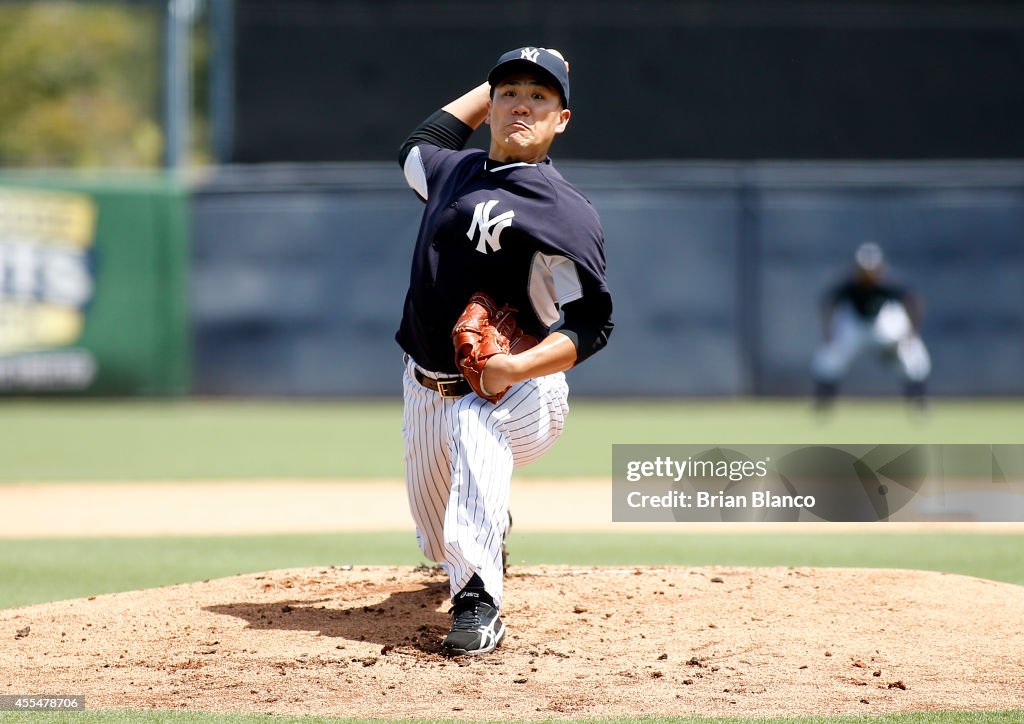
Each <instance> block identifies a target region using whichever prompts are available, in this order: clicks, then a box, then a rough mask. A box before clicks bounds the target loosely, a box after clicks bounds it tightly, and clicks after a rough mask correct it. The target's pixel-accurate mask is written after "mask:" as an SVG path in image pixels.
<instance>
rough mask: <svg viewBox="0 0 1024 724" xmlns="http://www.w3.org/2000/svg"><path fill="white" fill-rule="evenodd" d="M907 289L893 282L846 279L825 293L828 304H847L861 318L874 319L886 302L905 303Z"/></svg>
mask: <svg viewBox="0 0 1024 724" xmlns="http://www.w3.org/2000/svg"><path fill="white" fill-rule="evenodd" d="M906 300H907V290H906V289H905V288H904V287H901V286H897V285H895V284H886V283H884V282H864V281H862V280H858V279H848V280H846V281H844V282H842V283H841V284H838V285H837V286H835V287H834V288H832V289H831V290H829V293H828V294H827V295H826V299H825V301H826V304H827V305H829V306H841V305H844V304H846V305H849V306H850V308H851V309H853V311H854V312H855V313H856V314H857V316H858V317H860V318H861V319H874V318H875V317H877V316H878V311H879V310H880V309H881V308H882V306H883V305H884V304H885V303H886V302H891V301H897V302H903V303H905V302H906Z"/></svg>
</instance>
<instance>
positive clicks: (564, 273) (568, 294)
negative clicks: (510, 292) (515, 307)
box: [529, 251, 583, 327]
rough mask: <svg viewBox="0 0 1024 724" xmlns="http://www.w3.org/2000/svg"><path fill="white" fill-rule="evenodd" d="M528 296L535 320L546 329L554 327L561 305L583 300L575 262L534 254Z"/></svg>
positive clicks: (549, 255)
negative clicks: (535, 316)
mask: <svg viewBox="0 0 1024 724" xmlns="http://www.w3.org/2000/svg"><path fill="white" fill-rule="evenodd" d="M529 295H530V303H531V304H532V305H533V312H534V314H536V315H537V319H539V320H540V321H541V323H542V324H544V325H545V326H547V327H550V326H551V325H553V324H554V323H555V322H557V321H558V319H559V311H558V310H559V308H560V307H561V306H562V305H564V304H568V303H569V302H574V301H576V300H577V299H581V298H582V297H583V285H582V284H581V283H580V275H579V271H578V270H577V269H576V264H575V262H573V261H572V260H571V259H568V258H566V257H564V256H560V255H557V254H541V253H540V252H539V251H538V252H537V253H535V254H534V255H533V262H532V263H531V264H530V281H529Z"/></svg>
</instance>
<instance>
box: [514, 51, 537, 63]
mask: <svg viewBox="0 0 1024 724" xmlns="http://www.w3.org/2000/svg"><path fill="white" fill-rule="evenodd" d="M538 55H540V48H523V52H522V53H520V54H519V57H520V59H522V60H529V61H530V62H531V63H536V62H537V56H538Z"/></svg>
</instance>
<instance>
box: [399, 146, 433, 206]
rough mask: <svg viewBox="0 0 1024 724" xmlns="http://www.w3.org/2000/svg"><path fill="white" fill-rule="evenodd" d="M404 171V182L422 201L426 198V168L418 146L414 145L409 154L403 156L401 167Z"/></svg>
mask: <svg viewBox="0 0 1024 724" xmlns="http://www.w3.org/2000/svg"><path fill="white" fill-rule="evenodd" d="M402 171H403V172H404V173H405V182H406V183H407V184H409V188H411V189H412V190H413V191H415V192H416V195H417V196H419V197H420V198H421V199H423V200H424V201H426V200H427V169H426V167H425V166H424V165H423V156H422V155H420V147H419V146H414V147H413V149H412V150H411V151H409V155H408V156H406V157H405V165H404V166H403V167H402Z"/></svg>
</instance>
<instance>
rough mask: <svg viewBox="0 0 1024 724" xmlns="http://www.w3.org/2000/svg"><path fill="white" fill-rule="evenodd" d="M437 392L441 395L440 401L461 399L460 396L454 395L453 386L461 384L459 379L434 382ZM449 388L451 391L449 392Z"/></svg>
mask: <svg viewBox="0 0 1024 724" xmlns="http://www.w3.org/2000/svg"><path fill="white" fill-rule="evenodd" d="M436 382H437V391H438V393H439V394H440V395H441V399H442V400H448V399H451V398H454V397H462V395H457V394H455V391H454V390H455V386H456V385H458V384H459V383H460V382H462V380H461V379H454V380H436ZM449 388H451V391H449Z"/></svg>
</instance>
